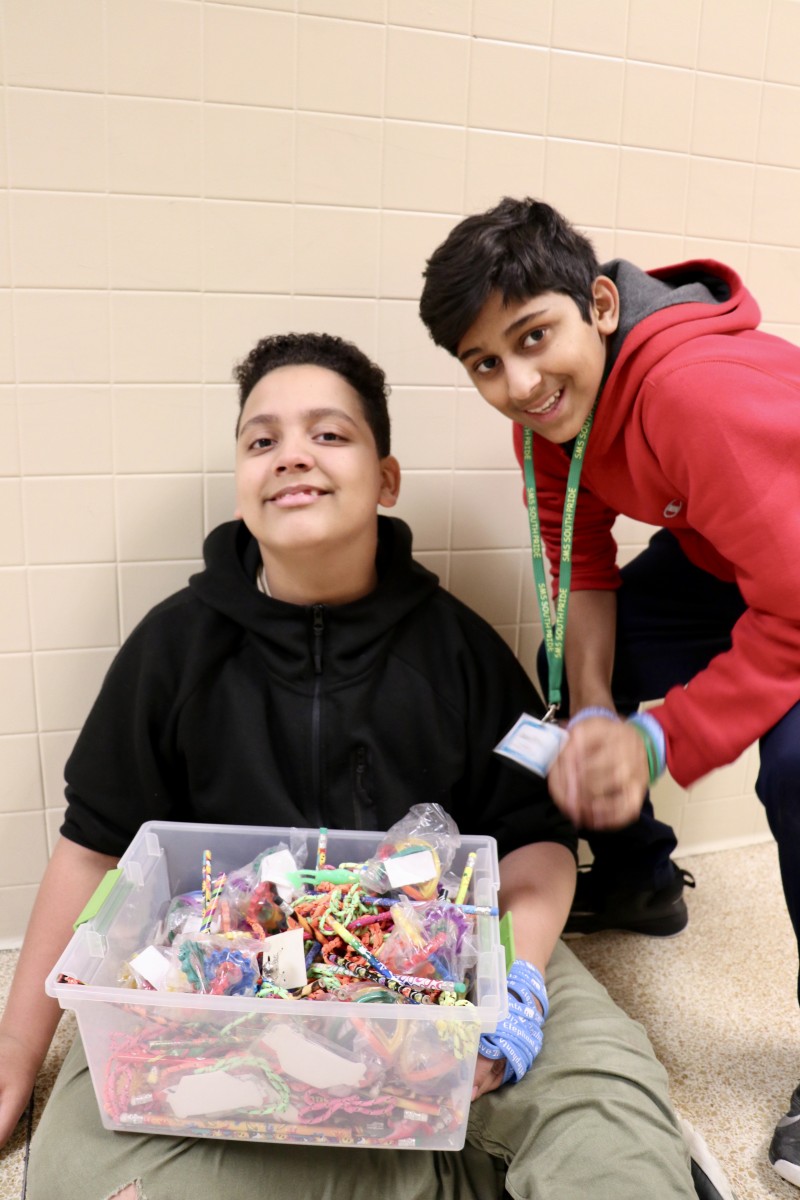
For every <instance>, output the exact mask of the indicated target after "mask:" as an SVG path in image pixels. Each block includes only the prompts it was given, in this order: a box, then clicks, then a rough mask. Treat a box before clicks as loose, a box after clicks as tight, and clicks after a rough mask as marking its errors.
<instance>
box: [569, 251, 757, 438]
mask: <svg viewBox="0 0 800 1200" xmlns="http://www.w3.org/2000/svg"><path fill="white" fill-rule="evenodd" d="M601 274H603V275H607V276H608V277H609V279H612V280H613V281H614V283H615V284H616V285H617V287H618V289H619V294H620V323H619V327H618V329H617V331H616V333H615V334H614V335H613V337H612V338H611V340H610V342H609V346H608V362H607V365H606V374H605V377H604V381H603V385H602V388H601V391H600V399H599V402H598V413H597V417H598V419H597V420H596V421H595V425H594V427H593V429H592V436H591V438H590V443H589V449H590V452H591V453H593V454H597V453H602V452H603V450H604V449H606V448H607V447H608V446H609V445H610V444H611V443H612V442H613V441H614V439H615V438H616V437H617V435H618V433H619V431H620V427H621V426H622V425H623V424H624V422H625V420H626V418H627V408H626V407H625V406H623V405H619V404H615V405H614V404H611V403H608V404H605V405H604V399H605V398H606V397H608V396H609V395H610V394H611V393H612V392H613V393H615V394H616V395H619V394H621V393H624V394H626V395H632V394H634V393H635V392H636V390H637V388H638V386H639V384H640V383H641V382H642V380H643V379H644V377H645V375H646V374H647V373H648V372H649V371H651V370H652V369H653V367H654V366H656V365H657V364H658V363H659V362H660V361H661V360H662V359H664V358H666V357H667V355H669V354H670V353H671V352H672V351H673V350H675V349H676V348H678V347H683V348H685V347H686V345H687V343H689V342H691V341H694V340H697V339H699V338H705V337H709V336H713V335H715V334H728V335H729V334H736V333H741V332H744V331H748V330H753V329H755V328H756V327H757V326H758V323H759V321H760V320H761V311H760V309H759V307H758V304H757V303H756V301H755V299H754V298H753V296H752V295H751V294H750V292H748V290H747V288H746V287H745V286H744V284H743V283H742V281H741V279H740V278H739V276H738V275H737V274H736V272H735V271H734V270H732V268H731V267H728V266H725V265H724V264H723V263H718V262H714V261H713V260H702V261H691V262H685V263H678V264H677V265H675V266H670V267H661V268H659V269H658V270H654V271H642V270H640V268H639V267H636V266H634V265H633V263H630V262H626V261H625V260H624V259H614V260H613V261H612V262H609V263H606V264H605V265H604V266H603V267H602V268H601Z"/></svg>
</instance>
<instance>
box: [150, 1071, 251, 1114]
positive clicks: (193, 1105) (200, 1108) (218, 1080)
mask: <svg viewBox="0 0 800 1200" xmlns="http://www.w3.org/2000/svg"><path fill="white" fill-rule="evenodd" d="M164 1096H165V1097H166V1100H167V1103H168V1104H169V1106H170V1108H171V1109H172V1111H173V1113H174V1114H175V1116H176V1117H199V1116H200V1115H203V1116H210V1115H211V1114H212V1113H223V1112H233V1111H235V1110H236V1109H237V1108H259V1107H260V1106H261V1105H262V1104H263V1102H264V1091H263V1088H262V1087H261V1086H260V1085H259V1083H258V1082H257V1081H256V1080H255V1079H242V1077H241V1076H239V1075H231V1074H229V1073H228V1072H227V1071H209V1072H207V1073H206V1074H197V1075H184V1076H183V1077H182V1078H181V1079H179V1080H178V1082H177V1083H176V1084H175V1086H174V1087H170V1088H166V1089H165V1090H164Z"/></svg>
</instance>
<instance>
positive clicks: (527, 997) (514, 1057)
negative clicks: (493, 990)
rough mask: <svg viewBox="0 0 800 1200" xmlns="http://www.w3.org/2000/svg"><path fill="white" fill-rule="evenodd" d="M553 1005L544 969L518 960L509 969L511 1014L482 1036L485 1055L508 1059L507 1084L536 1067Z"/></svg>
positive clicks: (481, 1041)
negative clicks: (548, 995) (549, 1002)
mask: <svg viewBox="0 0 800 1200" xmlns="http://www.w3.org/2000/svg"><path fill="white" fill-rule="evenodd" d="M537 1001H538V1002H539V1004H541V1006H542V1011H541V1012H539V1009H538V1008H537V1006H536V1002H537ZM549 1007H550V1006H549V1004H548V1000H547V989H546V987H545V983H544V979H543V978H542V975H541V972H540V971H539V970H538V969H537V968H536V967H535V966H534V965H533V963H529V962H526V961H525V959H522V958H517V959H515V960H514V962H513V963H512V964H511V968H510V970H509V972H508V1016H507V1017H506V1018H505V1020H503V1021H501V1022H500V1024H499V1025H498V1026H497V1029H496V1030H495V1032H494V1033H485V1034H483V1035H482V1036H481V1039H480V1042H479V1047H478V1048H479V1052H480V1054H482V1055H483V1057H484V1058H492V1059H499V1058H504V1059H505V1060H506V1066H505V1071H504V1073H503V1083H508V1082H509V1080H511V1079H514V1080H516V1082H517V1083H518V1082H519V1081H520V1079H522V1078H523V1076H525V1075H526V1074H527V1073H528V1071H529V1070H530V1069H531V1067H532V1066H533V1062H534V1059H535V1058H536V1056H537V1054H538V1053H539V1051H540V1050H541V1048H542V1025H543V1024H544V1022H545V1019H546V1017H547V1013H548V1011H549Z"/></svg>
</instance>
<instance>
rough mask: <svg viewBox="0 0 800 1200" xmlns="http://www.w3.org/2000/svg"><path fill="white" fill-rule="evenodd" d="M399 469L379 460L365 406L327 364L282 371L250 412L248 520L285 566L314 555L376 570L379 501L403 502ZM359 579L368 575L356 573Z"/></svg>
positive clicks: (264, 382)
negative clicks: (360, 576) (295, 560)
mask: <svg viewBox="0 0 800 1200" xmlns="http://www.w3.org/2000/svg"><path fill="white" fill-rule="evenodd" d="M398 490H399V468H398V466H397V462H396V460H395V459H394V458H392V457H391V456H388V457H386V458H379V457H378V452H377V449H376V446H375V438H374V436H373V434H372V430H371V429H370V427H369V425H368V424H367V421H366V418H365V416H364V411H363V408H362V405H361V400H360V398H359V395H358V393H357V392H356V391H355V390H354V389H353V388H352V387H351V386H350V384H349V383H348V382H347V381H346V380H345V379H343V378H342V376H341V375H338V374H337V373H336V372H335V371H331V370H328V369H327V368H326V367H317V366H310V365H305V364H304V365H302V366H300V365H297V366H285V367H279V368H277V369H276V370H274V371H270V372H269V374H267V375H264V376H263V377H262V378H261V379H260V380H259V381H258V383H257V384H256V385H255V387H254V388H253V390H252V391H251V392H250V394H249V396H248V397H247V400H246V402H245V405H244V407H243V409H242V413H241V417H240V421H239V432H238V435H237V443H236V498H237V515H238V516H240V517H241V518H242V519H243V520H244V523H245V525H246V526H247V528H248V529H249V530H250V532H251V533H252V535H253V536H254V537H255V538H256V540H257V541H258V543H259V545H260V546H261V554H262V558H263V559H264V562H265V565H266V567H267V572H268V577H270V578H271V576H270V575H269V572H270V559H271V558H275V559H280V560H281V561H282V562H283V564H284V566H285V564H286V562H287V561H291V560H292V559H293V558H296V557H299V558H301V559H302V558H303V557H304V556H305V557H306V558H308V552H311V555H312V557H313V559H314V561H315V562H316V563H321V562H322V561H323V560H324V559H325V557H326V556H329V555H334V556H335V557H336V558H337V559H338V561H339V562H345V561H346V562H348V563H350V562H352V563H354V564H356V559H358V562H359V563H362V562H363V563H365V564H368V565H369V567H370V569H371V570H374V561H375V547H376V539H377V515H376V510H377V506H378V505H379V504H381V505H383V506H385V507H391V506H392V505H393V504H394V503H395V502H396V500H397V493H398ZM356 571H357V573H358V568H357V566H356Z"/></svg>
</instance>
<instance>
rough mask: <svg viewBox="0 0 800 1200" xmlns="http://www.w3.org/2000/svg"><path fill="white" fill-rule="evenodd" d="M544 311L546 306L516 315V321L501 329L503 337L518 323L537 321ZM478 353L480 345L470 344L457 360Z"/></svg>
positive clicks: (517, 325)
mask: <svg viewBox="0 0 800 1200" xmlns="http://www.w3.org/2000/svg"><path fill="white" fill-rule="evenodd" d="M546 313H547V309H546V308H537V309H536V311H535V312H527V313H523V314H522V316H521V317H517V319H516V321H512V322H511V324H510V325H507V326H506V328H505V329H504V330H503V337H508V335H509V334H511V333H514V332H515V331H516V330H517V329H519V327H520V325H525V324H527V322H528V321H538V319H539V317H543V316H545V314H546ZM480 353H481V347H480V346H471V347H470V348H469V350H464V351H463V353H462V354H459V356H458V359H459V362H464V361H465V360H466V359H468V358H470V357H471V356H472V355H473V354H480Z"/></svg>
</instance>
